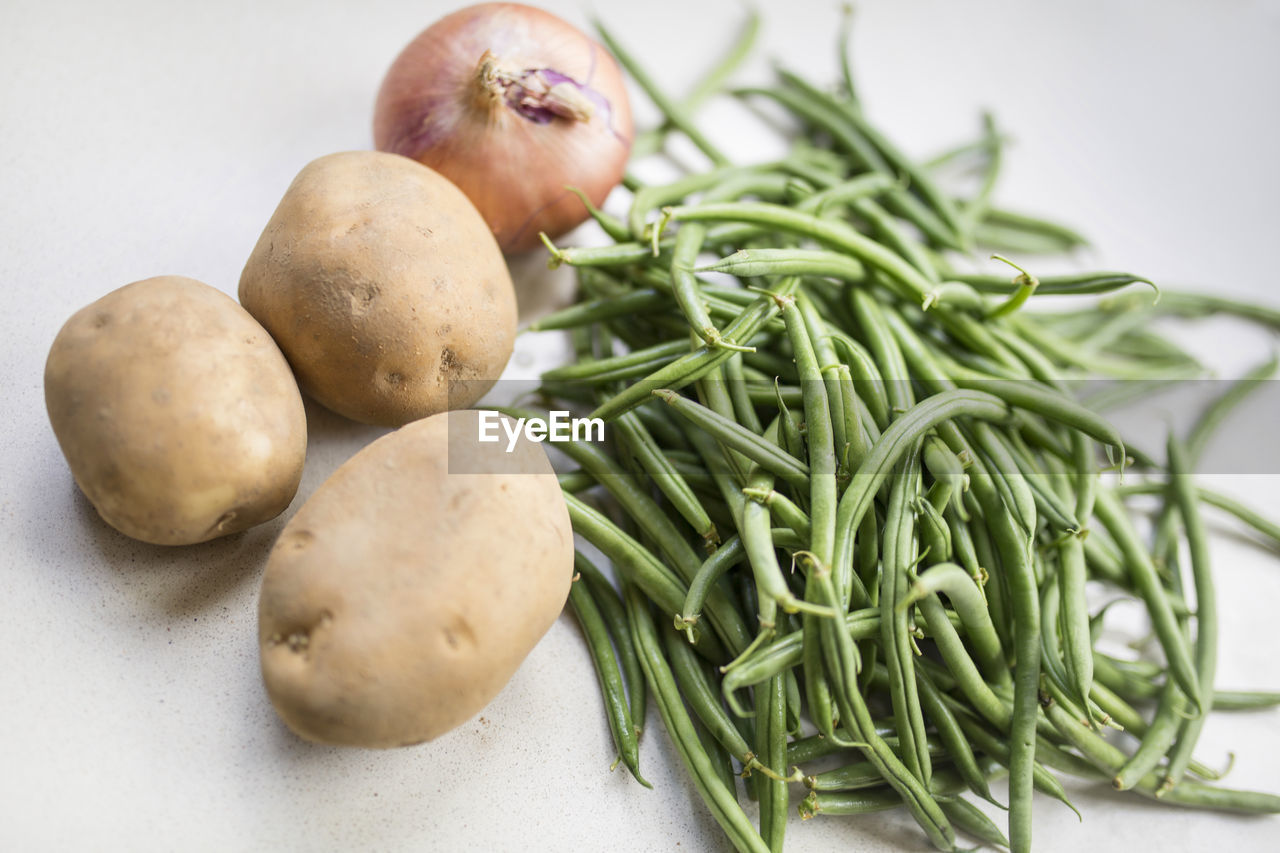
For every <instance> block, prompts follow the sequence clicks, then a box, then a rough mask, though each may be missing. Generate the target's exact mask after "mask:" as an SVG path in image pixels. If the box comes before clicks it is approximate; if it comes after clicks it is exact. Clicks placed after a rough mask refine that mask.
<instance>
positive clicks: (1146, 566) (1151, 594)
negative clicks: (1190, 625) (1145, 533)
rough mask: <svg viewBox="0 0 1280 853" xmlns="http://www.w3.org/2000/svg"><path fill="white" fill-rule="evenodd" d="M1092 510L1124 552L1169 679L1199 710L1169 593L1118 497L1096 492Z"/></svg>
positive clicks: (1197, 692) (1193, 678) (1199, 699)
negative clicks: (1158, 642)
mask: <svg viewBox="0 0 1280 853" xmlns="http://www.w3.org/2000/svg"><path fill="white" fill-rule="evenodd" d="M1095 510H1096V512H1097V515H1098V519H1099V520H1100V521H1101V522H1102V523H1103V525H1104V526H1105V527H1106V528H1107V530H1108V531H1110V533H1111V535H1112V536H1114V537H1115V539H1116V542H1117V544H1119V546H1120V549H1121V551H1122V553H1123V554H1124V557H1125V562H1126V565H1127V566H1128V569H1129V573H1130V576H1131V577H1132V578H1133V582H1134V584H1135V586H1136V587H1137V589H1138V593H1139V594H1140V595H1141V596H1142V598H1143V600H1144V601H1145V602H1146V605H1147V612H1148V614H1149V615H1150V616H1151V624H1152V627H1153V628H1154V629H1155V632H1156V636H1157V637H1158V638H1159V639H1160V644H1161V646H1162V647H1163V648H1164V653H1165V658H1166V659H1167V660H1168V661H1169V672H1170V674H1171V675H1172V677H1173V680H1174V681H1175V682H1177V684H1178V687H1179V689H1181V690H1182V693H1183V695H1184V696H1186V697H1187V699H1188V701H1190V702H1191V705H1192V706H1193V708H1194V709H1195V710H1196V713H1200V711H1201V709H1202V707H1203V704H1202V703H1203V697H1202V696H1201V695H1200V685H1199V681H1198V679H1197V678H1196V675H1195V668H1194V667H1193V665H1192V663H1191V654H1190V652H1189V651H1188V649H1187V644H1186V640H1185V638H1184V637H1183V635H1182V631H1181V630H1180V629H1179V628H1178V623H1177V619H1176V617H1175V616H1174V614H1173V609H1172V607H1171V605H1170V603H1169V596H1168V594H1167V593H1166V592H1165V590H1164V588H1163V587H1162V586H1161V585H1160V581H1159V578H1158V576H1157V574H1156V568H1155V565H1154V564H1153V563H1152V562H1151V556H1150V555H1149V554H1148V553H1147V551H1146V549H1145V548H1143V546H1142V543H1141V541H1140V540H1139V539H1138V535H1137V533H1136V531H1134V529H1133V526H1132V524H1131V523H1130V521H1129V519H1128V517H1127V516H1126V515H1125V513H1124V507H1123V506H1122V505H1121V504H1120V500H1119V499H1118V498H1116V497H1115V496H1113V495H1111V494H1110V493H1109V492H1107V491H1100V492H1098V499H1097V502H1096V504H1095Z"/></svg>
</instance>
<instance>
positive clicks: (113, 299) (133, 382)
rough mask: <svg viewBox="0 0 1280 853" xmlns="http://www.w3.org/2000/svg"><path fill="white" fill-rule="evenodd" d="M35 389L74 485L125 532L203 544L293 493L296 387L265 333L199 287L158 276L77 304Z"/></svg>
mask: <svg viewBox="0 0 1280 853" xmlns="http://www.w3.org/2000/svg"><path fill="white" fill-rule="evenodd" d="M44 387H45V403H46V406H47V408H48V410H49V421H50V423H51V424H52V426H53V431H54V435H55V436H56V437H57V439H58V444H59V445H60V446H61V448H62V452H63V455H64V456H66V459H67V464H68V465H69V466H70V468H71V473H72V475H73V476H74V477H75V480H76V483H77V484H78V485H79V486H80V489H81V491H83V492H84V494H85V496H86V497H87V498H88V499H89V501H90V502H91V503H92V504H93V505H94V507H95V508H96V509H97V510H98V513H99V514H100V515H101V516H102V518H103V519H104V520H106V522H107V523H108V524H110V525H111V526H112V527H114V528H116V529H117V530H119V531H120V532H121V533H124V534H126V535H127V536H132V537H133V538H135V539H140V540H142V541H144V542H151V543H154V544H157V545H188V544H192V543H196V542H203V541H206V540H208V539H213V538H216V537H218V536H225V535H227V534H230V533H235V532H237V531H240V530H244V529H245V528H248V527H251V526H253V525H255V524H259V523H261V522H264V521H267V520H268V519H271V518H274V517H275V516H277V515H279V514H280V513H281V512H283V511H284V509H285V508H286V507H287V506H288V505H289V502H290V501H291V500H292V499H293V496H294V494H295V493H296V492H297V489H298V483H299V481H300V479H301V477H302V463H303V460H304V458H305V457H306V450H307V424H306V414H305V412H304V410H303V405H302V396H301V394H300V393H299V391H298V386H297V383H296V382H295V381H294V379H293V375H292V373H290V371H289V365H288V363H287V362H286V361H285V359H284V356H283V355H282V354H281V352H280V350H279V348H278V347H277V346H276V345H275V343H274V342H273V341H272V340H271V336H270V335H268V334H267V333H266V330H264V329H263V328H262V327H261V326H260V325H258V323H257V322H256V321H255V320H254V319H253V318H252V317H251V316H249V314H248V313H247V312H245V310H244V309H243V308H241V307H240V306H239V305H237V304H236V303H235V300H233V299H232V298H231V297H229V296H227V295H226V294H225V293H222V292H221V291H219V290H217V289H215V288H213V287H210V286H209V285H207V284H202V283H201V282H198V281H196V280H194V279H190V278H183V277H181V276H159V277H156V278H149V279H144V280H142V281H137V282H134V283H132V284H128V285H125V286H124V287H122V288H120V289H118V290H115V291H113V292H111V293H109V294H107V295H106V296H104V297H102V298H101V299H99V300H98V301H96V302H94V303H92V304H90V305H88V306H86V307H85V308H83V309H81V310H80V311H78V312H77V313H76V314H74V315H73V316H72V317H71V318H70V319H69V320H67V322H66V324H65V325H64V326H63V327H62V330H61V331H59V332H58V335H57V337H56V338H55V339H54V342H53V346H52V348H51V349H50V352H49V358H48V361H47V362H46V364H45V373H44Z"/></svg>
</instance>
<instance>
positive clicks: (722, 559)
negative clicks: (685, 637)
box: [676, 534, 746, 631]
mask: <svg viewBox="0 0 1280 853" xmlns="http://www.w3.org/2000/svg"><path fill="white" fill-rule="evenodd" d="M745 556H746V552H745V551H744V550H743V547H742V540H741V539H739V538H738V536H737V535H736V534H735V535H733V536H730V537H729V538H728V539H726V540H725V541H724V542H723V543H721V545H720V547H718V548H716V550H715V551H713V552H712V553H711V555H710V556H708V557H707V558H706V559H705V560H703V561H702V565H701V566H699V567H698V571H697V573H696V574H694V576H693V579H692V580H690V581H689V592H688V593H687V594H686V595H685V598H684V607H683V608H681V610H680V615H679V617H678V618H677V619H676V628H677V629H678V630H681V631H685V630H691V629H693V628H694V627H695V626H696V625H697V624H698V620H699V619H700V618H701V617H702V605H703V603H704V602H705V601H706V599H707V595H708V593H710V591H711V586H712V585H713V584H714V583H715V582H716V581H717V580H719V579H720V578H721V577H723V576H724V574H725V572H727V571H729V569H731V568H733V567H734V566H735V565H736V564H737V563H740V562H741V561H742V559H743V558H744V557H745Z"/></svg>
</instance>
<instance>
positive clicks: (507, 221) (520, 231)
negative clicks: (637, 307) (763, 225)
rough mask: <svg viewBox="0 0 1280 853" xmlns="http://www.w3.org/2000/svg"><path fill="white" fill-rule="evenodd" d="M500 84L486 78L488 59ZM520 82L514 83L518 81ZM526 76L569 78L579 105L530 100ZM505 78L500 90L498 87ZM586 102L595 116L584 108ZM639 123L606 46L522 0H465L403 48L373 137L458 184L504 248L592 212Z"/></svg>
mask: <svg viewBox="0 0 1280 853" xmlns="http://www.w3.org/2000/svg"><path fill="white" fill-rule="evenodd" d="M486 61H488V62H490V63H491V66H492V67H491V70H493V69H496V70H497V72H498V76H499V82H500V83H501V85H497V86H495V84H494V83H493V81H492V77H493V75H492V74H491V75H490V84H489V85H488V86H487V87H486V85H485V84H484V83H483V81H482V78H484V76H485V75H484V72H483V65H484V63H485V62H486ZM513 81H514V82H513ZM522 81H527V82H528V83H529V84H530V85H532V86H533V88H534V89H535V90H536V89H538V84H539V83H541V84H556V83H559V84H562V85H560V86H559V87H558V88H557V89H556V90H555V91H556V93H563V94H565V95H568V96H571V97H570V100H571V101H573V102H576V103H577V104H578V105H580V106H581V105H584V106H585V110H583V111H581V112H578V113H576V114H577V115H578V117H577V118H575V117H573V109H572V107H573V104H572V103H571V104H570V106H569V108H565V109H557V108H556V105H555V103H554V100H555V99H554V97H553V103H552V106H551V107H550V108H545V107H543V106H541V105H540V104H539V103H534V102H531V101H529V100H527V99H526V101H525V102H524V103H518V101H519V95H520V93H521V92H522V91H524V90H523V86H524V82H522ZM504 86H505V88H503V87H504ZM586 112H589V115H584V113H586ZM632 136H633V126H632V120H631V107H630V104H629V103H628V100H627V94H626V87H625V84H624V83H623V78H622V72H621V70H620V69H619V67H618V64H617V62H616V61H615V60H614V58H613V57H612V56H611V55H610V54H609V53H608V51H607V50H605V49H604V47H602V46H601V45H599V44H597V43H596V42H595V41H594V40H592V39H591V38H589V37H588V36H587V35H585V34H584V33H582V32H581V31H580V30H578V29H577V28H576V27H574V26H572V25H571V24H568V23H567V22H565V21H563V20H561V19H560V18H558V17H556V16H554V15H552V14H550V13H548V12H545V11H543V10H541V9H535V8H533V7H531V6H523V5H520V4H515V3H483V4H480V5H476V6H470V7H467V8H465V9H461V10H459V11H457V12H454V13H452V14H450V15H447V16H446V17H444V18H441V19H440V20H439V21H437V22H436V23H435V24H433V25H431V26H430V27H428V28H427V29H426V30H424V31H423V32H422V33H421V34H419V35H418V37H417V38H415V39H414V40H413V41H412V42H410V43H409V45H408V46H407V47H405V49H404V50H403V51H402V52H401V53H400V55H399V56H398V57H397V58H396V60H395V62H393V63H392V65H391V68H390V69H389V70H388V71H387V75H386V77H385V79H384V80H383V82H382V87H381V89H380V90H379V92H378V99H377V103H376V106H375V109H374V121H373V137H374V145H375V146H376V147H377V148H378V149H379V150H381V151H389V152H392V153H396V154H402V155H404V156H406V157H410V158H412V159H414V160H417V161H419V162H420V163H423V164H425V165H427V166H429V167H431V168H432V169H434V170H436V171H437V172H439V173H440V174H442V175H444V176H445V177H446V178H448V179H449V180H450V181H452V182H453V183H454V184H455V185H457V186H458V188H459V189H461V190H462V191H463V192H464V193H465V194H466V195H467V197H468V198H470V199H471V202H472V203H473V204H474V205H475V206H476V208H477V209H478V210H479V211H480V213H481V215H482V216H483V217H484V218H485V221H486V222H488V223H489V227H490V228H492V229H493V233H494V236H495V237H496V238H497V240H498V244H499V245H500V246H501V247H502V250H503V251H504V252H507V253H515V252H521V251H525V250H528V249H531V248H533V247H535V246H537V245H538V244H539V238H538V234H539V232H546V234H547V235H548V236H549V237H551V238H553V239H554V238H556V237H558V236H560V235H562V234H564V233H565V232H567V231H569V230H571V229H572V228H574V227H576V226H577V225H579V224H581V223H582V222H583V221H584V220H585V219H586V218H587V216H588V212H587V209H586V207H585V206H584V205H583V204H582V201H581V200H580V199H579V198H578V197H577V196H576V195H574V194H573V193H572V192H570V191H569V190H568V189H567V187H575V188H577V189H579V190H581V191H582V192H583V193H585V194H586V196H587V198H589V199H590V200H591V202H592V203H593V204H595V205H597V206H599V205H601V204H603V203H604V199H605V197H606V196H607V195H608V194H609V192H610V190H612V189H613V188H614V187H615V186H617V184H618V183H619V181H621V180H622V175H623V171H624V169H625V168H626V163H627V157H628V155H629V154H630V151H631V140H632Z"/></svg>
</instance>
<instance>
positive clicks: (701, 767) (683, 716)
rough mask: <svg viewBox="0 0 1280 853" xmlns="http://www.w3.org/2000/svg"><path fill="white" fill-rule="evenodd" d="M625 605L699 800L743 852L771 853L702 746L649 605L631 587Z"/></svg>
mask: <svg viewBox="0 0 1280 853" xmlns="http://www.w3.org/2000/svg"><path fill="white" fill-rule="evenodd" d="M625 600H626V604H627V612H628V614H629V616H630V619H631V630H632V638H633V640H634V642H635V644H636V648H637V649H638V650H639V651H640V661H641V664H642V665H643V666H644V670H645V678H646V680H647V681H648V683H649V688H650V690H651V691H652V693H653V695H654V698H655V699H656V700H657V705H658V712H659V714H660V715H661V717H662V721H663V724H664V725H665V726H666V728H667V731H668V732H669V733H670V734H671V738H672V740H673V741H674V743H675V745H676V749H677V751H678V752H679V753H680V758H681V760H682V761H683V763H684V765H685V768H686V769H687V770H688V772H689V775H690V776H692V777H693V782H694V786H695V787H696V788H697V790H698V793H699V795H700V796H701V797H702V800H703V802H705V803H706V804H707V807H708V808H709V809H710V810H711V814H712V815H713V816H714V817H715V819H716V821H717V822H718V823H719V824H720V826H721V828H722V829H724V831H725V834H726V835H728V836H729V839H730V840H731V841H732V842H733V845H734V846H735V847H736V848H738V850H740V851H753V853H761V851H767V850H768V849H769V848H768V846H767V845H766V844H765V843H764V841H763V840H762V839H761V838H760V835H759V833H757V832H756V831H755V828H754V827H753V826H752V825H751V822H750V820H749V819H748V818H747V816H746V814H745V813H744V812H743V811H742V808H741V807H740V806H739V805H738V803H737V799H736V798H735V797H734V795H733V792H732V791H729V790H728V789H726V788H725V787H724V784H723V783H722V782H721V781H720V779H719V777H718V776H717V775H716V772H715V768H714V766H713V765H712V763H711V761H710V759H709V758H708V756H707V753H706V751H705V750H704V749H703V748H702V745H701V743H699V741H698V735H697V732H696V731H695V730H694V728H693V721H692V720H690V719H689V714H688V712H687V711H685V709H684V704H683V701H682V699H681V697H680V691H679V688H678V687H677V685H676V681H675V678H674V677H673V675H672V672H671V669H670V667H669V666H668V664H667V662H666V659H665V658H664V657H663V654H662V647H661V641H660V640H659V639H658V632H657V629H656V628H655V626H654V624H653V619H652V617H650V615H649V612H648V608H649V603H648V602H647V601H645V600H643V599H642V598H641V597H640V595H639V594H638V590H637V588H636V587H633V586H628V587H627V590H626V595H625Z"/></svg>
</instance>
